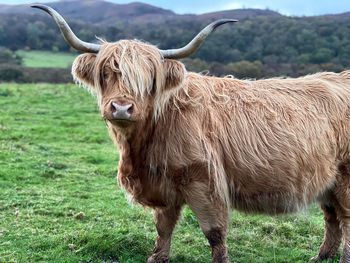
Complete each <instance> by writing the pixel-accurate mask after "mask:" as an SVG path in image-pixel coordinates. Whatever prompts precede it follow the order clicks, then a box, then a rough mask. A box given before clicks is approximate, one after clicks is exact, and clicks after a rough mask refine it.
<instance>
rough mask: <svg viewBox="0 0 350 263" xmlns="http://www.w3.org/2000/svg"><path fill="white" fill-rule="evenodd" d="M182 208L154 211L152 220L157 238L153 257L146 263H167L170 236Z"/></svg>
mask: <svg viewBox="0 0 350 263" xmlns="http://www.w3.org/2000/svg"><path fill="white" fill-rule="evenodd" d="M181 209H182V206H175V207H168V208H164V209H159V208H157V209H155V210H154V213H153V215H154V219H155V223H156V228H157V232H158V236H157V239H156V245H155V247H154V249H153V255H152V256H151V257H150V258H149V259H148V260H147V263H165V262H168V261H169V254H170V243H171V235H172V233H173V230H174V228H175V225H176V222H177V220H178V219H179V217H180V214H181Z"/></svg>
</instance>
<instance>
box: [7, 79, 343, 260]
mask: <svg viewBox="0 0 350 263" xmlns="http://www.w3.org/2000/svg"><path fill="white" fill-rule="evenodd" d="M117 162H118V152H117V149H116V148H115V147H114V146H113V145H112V143H111V141H110V139H109V137H108V134H107V130H106V127H105V124H104V122H103V121H102V120H101V117H100V113H99V111H98V109H97V106H96V103H95V101H94V99H93V98H91V97H90V95H89V94H87V92H84V91H83V90H82V89H81V88H79V87H77V86H75V85H46V84H40V85H35V84H33V85H19V84H1V85H0V189H1V190H0V262H1V263H5V262H6V263H9V262H85V263H87V262H89V263H92V262H117V261H118V262H120V263H134V262H135V263H138V262H145V261H146V259H147V257H148V256H149V255H150V254H151V253H152V248H153V244H154V238H155V236H156V232H155V227H154V223H153V218H152V214H151V211H150V210H145V209H143V208H141V207H139V206H137V205H136V206H135V205H130V204H129V203H128V201H127V200H126V198H125V197H124V193H123V191H121V190H120V189H119V188H118V186H117V181H116V175H117V170H116V169H117ZM322 237H323V219H322V215H321V212H320V210H319V209H318V208H316V207H315V206H313V207H312V208H311V209H310V210H308V211H304V212H302V213H301V214H299V215H291V216H284V217H268V216H247V215H244V214H241V213H237V212H234V213H233V215H232V220H231V223H230V231H229V234H228V247H229V257H230V260H231V261H232V262H240V263H242V262H243V263H245V262H254V263H259V262H260V263H266V262H276V263H281V262H294V263H295V262H308V260H309V259H310V258H311V257H312V256H315V255H316V254H317V252H318V248H319V246H320V244H321V242H322ZM337 259H339V256H338V258H337ZM171 262H174V263H176V262H187V263H195V262H199V263H205V262H210V249H209V245H208V242H207V241H206V239H205V238H204V236H203V234H202V232H201V231H200V229H199V226H198V223H197V220H196V219H195V217H194V215H193V213H192V212H191V211H190V210H189V209H187V208H186V209H185V211H184V213H183V218H182V220H181V222H180V223H179V225H178V226H177V228H176V230H175V233H174V237H173V244H172V254H171ZM328 262H337V261H336V260H334V261H328Z"/></svg>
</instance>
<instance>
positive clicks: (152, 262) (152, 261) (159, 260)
mask: <svg viewBox="0 0 350 263" xmlns="http://www.w3.org/2000/svg"><path fill="white" fill-rule="evenodd" d="M168 262H169V258H164V257H161V256H159V255H152V256H151V257H150V258H149V259H148V260H147V263H168Z"/></svg>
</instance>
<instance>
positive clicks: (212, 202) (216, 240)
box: [186, 182, 230, 263]
mask: <svg viewBox="0 0 350 263" xmlns="http://www.w3.org/2000/svg"><path fill="white" fill-rule="evenodd" d="M211 194H212V191H211V190H210V187H208V184H205V183H200V182H194V183H192V184H191V185H190V186H188V188H187V194H186V203H187V204H188V205H189V206H190V208H191V209H192V211H193V212H194V214H195V215H196V217H197V219H198V222H199V225H200V227H201V229H202V231H203V233H204V235H205V236H206V238H207V239H208V241H209V244H210V247H211V252H212V262H213V263H230V261H229V259H228V254H227V247H226V235H227V224H228V213H229V209H228V208H227V206H226V205H225V204H224V203H223V202H222V200H221V198H220V197H219V196H212V195H211Z"/></svg>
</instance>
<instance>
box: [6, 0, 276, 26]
mask: <svg viewBox="0 0 350 263" xmlns="http://www.w3.org/2000/svg"><path fill="white" fill-rule="evenodd" d="M47 5H49V6H51V7H53V8H54V9H56V10H57V11H58V12H60V13H62V14H64V16H66V17H69V18H70V19H76V20H82V21H85V22H91V23H96V24H115V23H118V22H128V23H136V24H142V23H163V22H166V21H172V20H199V21H201V20H203V21H208V20H215V19H221V18H235V19H239V20H244V19H247V18H249V17H255V16H281V15H280V14H278V13H277V12H274V11H270V10H259V9H237V10H227V11H221V12H213V13H206V14H201V15H193V14H185V15H179V14H176V13H174V12H173V11H170V10H166V9H162V8H159V7H155V6H152V5H148V4H144V3H140V2H133V3H129V4H115V3H111V2H108V1H104V0H86V1H78V0H64V1H58V2H50V3H47ZM0 13H3V14H38V13H39V12H38V10H35V9H32V8H30V5H0ZM41 15H42V14H41Z"/></svg>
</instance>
